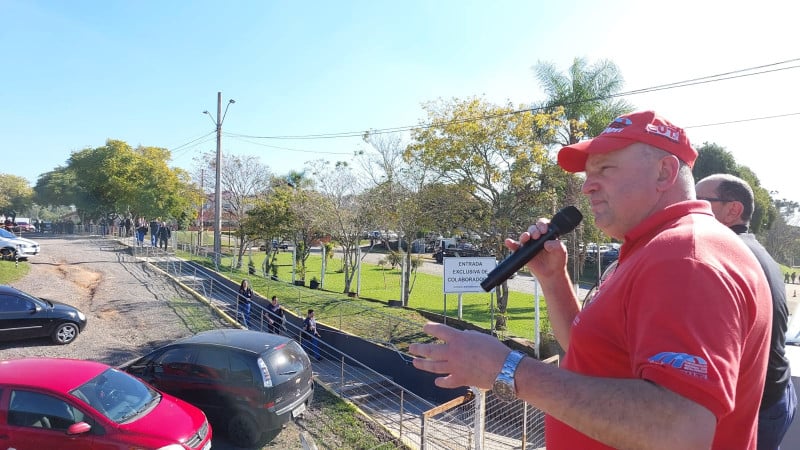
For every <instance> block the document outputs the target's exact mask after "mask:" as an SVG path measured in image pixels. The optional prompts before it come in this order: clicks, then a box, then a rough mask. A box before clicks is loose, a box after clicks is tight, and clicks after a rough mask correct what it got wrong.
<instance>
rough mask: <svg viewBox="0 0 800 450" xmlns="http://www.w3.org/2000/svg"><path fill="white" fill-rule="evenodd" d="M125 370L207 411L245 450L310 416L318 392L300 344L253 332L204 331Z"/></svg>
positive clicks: (124, 368)
mask: <svg viewBox="0 0 800 450" xmlns="http://www.w3.org/2000/svg"><path fill="white" fill-rule="evenodd" d="M121 369H122V370H125V371H126V372H128V373H130V374H132V375H135V376H137V377H139V378H141V379H142V380H144V381H146V382H147V383H149V384H151V385H153V386H155V387H156V388H158V389H159V390H162V391H164V392H167V393H169V394H172V395H174V396H176V397H178V398H180V399H183V400H186V401H188V402H189V403H192V404H193V405H195V406H197V407H199V408H200V409H202V410H203V412H205V413H206V416H208V418H209V421H210V422H211V423H212V426H213V427H214V429H215V430H224V431H226V432H227V435H228V438H229V439H230V440H231V441H233V443H234V444H236V445H238V446H241V447H252V446H255V445H258V444H260V443H262V442H266V441H268V440H271V439H273V438H274V437H275V436H277V435H278V433H279V432H280V430H281V428H282V427H283V425H284V424H285V423H286V422H288V421H289V420H291V419H292V418H294V417H297V416H299V415H300V414H302V413H303V412H304V411H305V409H306V407H307V405H308V404H309V403H310V402H311V397H312V393H313V388H314V383H313V379H312V372H311V362H310V361H309V359H308V355H307V354H306V352H305V351H304V350H303V349H302V348H301V347H300V345H299V344H298V343H297V342H295V341H293V340H292V339H290V338H288V337H285V336H279V335H275V334H269V333H262V332H259V331H252V330H237V329H221V330H212V331H206V332H202V333H198V334H196V335H194V336H191V337H188V338H184V339H181V340H178V341H175V342H173V343H171V344H167V345H166V346H164V347H161V348H159V349H157V350H154V351H153V352H151V353H150V354H148V355H147V356H144V357H142V358H139V359H136V360H134V361H133V362H130V363H127V364H125V365H123V366H122V367H121Z"/></svg>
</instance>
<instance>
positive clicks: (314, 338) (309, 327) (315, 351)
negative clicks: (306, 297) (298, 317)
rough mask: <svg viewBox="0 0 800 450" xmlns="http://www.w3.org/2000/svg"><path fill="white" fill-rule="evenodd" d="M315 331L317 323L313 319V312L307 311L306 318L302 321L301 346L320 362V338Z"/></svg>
mask: <svg viewBox="0 0 800 450" xmlns="http://www.w3.org/2000/svg"><path fill="white" fill-rule="evenodd" d="M321 337H322V336H320V334H319V332H318V331H317V321H316V319H314V310H313V309H309V310H308V314H306V318H305V319H303V346H304V347H305V349H306V351H307V352H311V353H312V355H314V358H315V359H316V360H317V361H320V360H322V356H320V354H319V340H318V339H319V338H321Z"/></svg>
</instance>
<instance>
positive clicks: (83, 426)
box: [67, 422, 92, 436]
mask: <svg viewBox="0 0 800 450" xmlns="http://www.w3.org/2000/svg"><path fill="white" fill-rule="evenodd" d="M91 429H92V426H91V425H89V424H88V423H86V422H78V423H73V424H72V425H70V426H69V428H67V434H68V435H70V436H74V435H77V434H85V433H88V432H89V431H90V430H91Z"/></svg>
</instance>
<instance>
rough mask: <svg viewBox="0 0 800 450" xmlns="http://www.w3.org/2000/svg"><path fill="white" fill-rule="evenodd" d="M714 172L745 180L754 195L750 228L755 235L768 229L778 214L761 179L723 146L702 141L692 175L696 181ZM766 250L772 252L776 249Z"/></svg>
mask: <svg viewBox="0 0 800 450" xmlns="http://www.w3.org/2000/svg"><path fill="white" fill-rule="evenodd" d="M715 173H727V174H730V175H734V176H737V177H739V178H741V179H743V180H745V181H747V183H748V184H749V185H750V187H751V188H752V189H753V195H754V197H755V198H754V200H755V202H754V203H755V205H754V208H753V218H752V219H751V220H750V229H751V231H752V232H753V233H755V234H757V235H761V234H763V232H764V231H766V230H768V229H769V228H770V227H771V226H772V223H773V221H774V220H775V219H776V218H777V217H778V216H779V215H780V214H779V212H778V209H777V208H776V207H775V205H774V204H773V203H772V198H771V196H770V194H769V191H767V190H766V189H764V188H763V187H762V186H761V181H759V179H758V177H757V176H756V175H755V174H754V173H753V171H752V170H750V168H749V167H747V166H742V165H740V164H738V163H737V162H736V159H735V158H734V157H733V155H732V154H731V153H730V152H729V151H727V150H726V149H725V148H724V147H722V146H720V145H718V144H715V143H708V142H704V143H703V145H702V146H700V147H699V148H698V149H697V161H695V164H694V167H693V168H692V175H693V176H694V179H695V182H697V181H700V180H701V179H703V178H705V177H707V176H709V175H713V174H715ZM768 250H771V252H772V251H776V250H778V249H768Z"/></svg>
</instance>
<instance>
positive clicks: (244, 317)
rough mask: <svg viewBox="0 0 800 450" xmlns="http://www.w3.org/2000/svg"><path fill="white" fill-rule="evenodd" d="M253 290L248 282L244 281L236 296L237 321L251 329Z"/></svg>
mask: <svg viewBox="0 0 800 450" xmlns="http://www.w3.org/2000/svg"><path fill="white" fill-rule="evenodd" d="M252 303H253V289H251V288H250V283H249V282H248V281H247V280H242V284H240V285H239V293H238V295H237V296H236V320H237V321H238V322H239V323H241V324H242V325H244V327H245V328H250V310H251V309H252V308H253V304H252Z"/></svg>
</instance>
